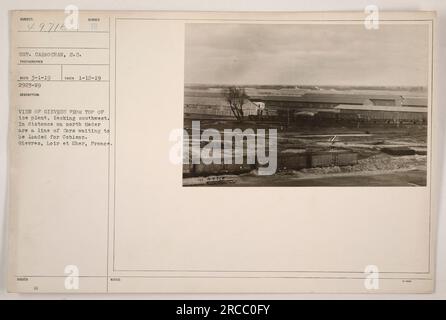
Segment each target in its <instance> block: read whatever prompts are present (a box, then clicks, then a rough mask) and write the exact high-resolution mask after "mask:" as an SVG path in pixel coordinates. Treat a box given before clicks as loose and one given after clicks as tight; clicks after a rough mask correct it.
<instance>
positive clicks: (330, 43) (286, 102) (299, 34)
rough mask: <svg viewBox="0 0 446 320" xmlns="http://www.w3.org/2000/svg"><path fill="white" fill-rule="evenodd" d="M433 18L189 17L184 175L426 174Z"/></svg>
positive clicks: (234, 179) (352, 182)
mask: <svg viewBox="0 0 446 320" xmlns="http://www.w3.org/2000/svg"><path fill="white" fill-rule="evenodd" d="M430 37H431V35H430V30H429V25H428V24H423V23H404V22H385V21H381V23H379V25H376V26H371V27H370V26H366V25H365V24H364V23H363V22H348V21H344V23H330V22H329V23H308V22H307V23H294V24H288V23H281V24H274V23H188V24H186V26H185V62H184V64H185V67H184V68H185V70H184V78H185V81H184V82H185V86H184V145H183V158H184V159H183V186H237V187H241V186H248V187H254V186H304V187H310V186H330V187H338V186H339V187H341V186H402V187H417V186H426V183H427V179H428V177H427V165H428V162H429V150H428V145H429V143H428V141H429V135H428V129H429V123H430V122H429V116H430V112H429V103H430V102H429V101H430V99H429V94H430V89H429V84H430V77H431V72H430V61H431V60H430V54H431V52H430V50H429V42H430Z"/></svg>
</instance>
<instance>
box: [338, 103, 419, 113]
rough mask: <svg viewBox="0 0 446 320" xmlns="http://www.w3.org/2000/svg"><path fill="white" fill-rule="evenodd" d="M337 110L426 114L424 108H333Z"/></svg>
mask: <svg viewBox="0 0 446 320" xmlns="http://www.w3.org/2000/svg"><path fill="white" fill-rule="evenodd" d="M335 109H339V110H358V111H388V112H427V108H426V107H395V106H371V105H360V106H359V105H358V106H356V105H355V106H352V105H348V104H340V105H338V106H336V107H335Z"/></svg>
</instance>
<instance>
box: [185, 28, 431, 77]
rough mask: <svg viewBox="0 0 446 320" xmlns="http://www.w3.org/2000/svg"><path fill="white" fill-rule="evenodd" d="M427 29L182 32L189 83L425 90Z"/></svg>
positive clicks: (270, 29) (187, 29)
mask: <svg viewBox="0 0 446 320" xmlns="http://www.w3.org/2000/svg"><path fill="white" fill-rule="evenodd" d="M428 37H429V29H428V26H427V25H426V24H423V25H422V24H417V25H415V24H410V25H409V24H405V25H403V24H398V25H395V24H392V25H390V24H380V27H379V29H378V30H367V29H366V28H365V27H364V25H363V24H358V25H350V24H348V25H346V24H342V25H340V24H317V25H316V24H305V25H302V24H286V25H283V24H274V25H273V24H232V23H230V24H229V23H210V24H207V23H193V24H187V25H186V40H185V41H186V44H185V82H186V83H187V84H193V83H199V84H233V85H242V84H284V85H285V84H291V85H299V84H301V85H356V86H361V85H380V86H427V79H428V67H429V66H428V63H429V49H428V47H429V40H428Z"/></svg>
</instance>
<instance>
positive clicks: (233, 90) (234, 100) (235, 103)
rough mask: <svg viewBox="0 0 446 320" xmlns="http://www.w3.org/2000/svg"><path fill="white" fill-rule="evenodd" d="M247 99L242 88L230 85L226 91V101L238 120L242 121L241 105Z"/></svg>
mask: <svg viewBox="0 0 446 320" xmlns="http://www.w3.org/2000/svg"><path fill="white" fill-rule="evenodd" d="M247 100H248V95H247V94H246V92H245V89H244V88H240V87H230V88H229V89H228V90H227V92H226V101H228V103H229V106H230V107H231V111H232V113H233V114H234V116H235V117H236V119H237V120H239V121H242V120H243V118H244V114H243V105H244V104H245V103H246V101H247Z"/></svg>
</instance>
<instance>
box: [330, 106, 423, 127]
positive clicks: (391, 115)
mask: <svg viewBox="0 0 446 320" xmlns="http://www.w3.org/2000/svg"><path fill="white" fill-rule="evenodd" d="M334 109H335V110H339V119H341V120H342V119H352V120H353V119H358V120H359V119H360V120H363V121H388V122H395V123H399V122H426V121H427V107H401V106H387V105H384V106H376V105H355V106H353V105H345V104H341V105H338V106H337V107H335V108H334Z"/></svg>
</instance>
